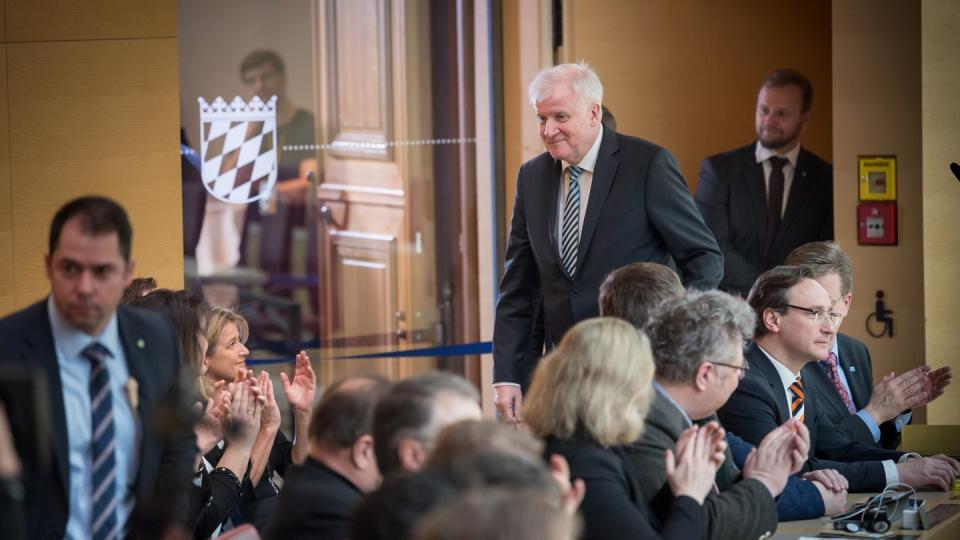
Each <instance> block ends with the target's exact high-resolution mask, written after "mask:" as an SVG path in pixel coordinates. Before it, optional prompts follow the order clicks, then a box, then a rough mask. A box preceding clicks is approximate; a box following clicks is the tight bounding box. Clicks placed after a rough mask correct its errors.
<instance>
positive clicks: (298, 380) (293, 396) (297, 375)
mask: <svg viewBox="0 0 960 540" xmlns="http://www.w3.org/2000/svg"><path fill="white" fill-rule="evenodd" d="M280 382H281V383H282V384H283V392H284V394H286V395H287V402H289V403H290V406H291V407H293V411H294V413H304V414H307V415H309V414H310V409H311V408H312V407H313V398H314V397H316V395H317V375H316V374H315V373H314V372H313V367H312V366H311V365H310V357H309V356H308V355H307V353H306V352H304V351H300V352H299V353H297V360H296V366H295V367H294V370H293V381H291V380H290V379H289V378H288V377H287V374H286V373H280Z"/></svg>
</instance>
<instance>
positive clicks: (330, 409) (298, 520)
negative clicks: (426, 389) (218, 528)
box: [264, 375, 390, 540]
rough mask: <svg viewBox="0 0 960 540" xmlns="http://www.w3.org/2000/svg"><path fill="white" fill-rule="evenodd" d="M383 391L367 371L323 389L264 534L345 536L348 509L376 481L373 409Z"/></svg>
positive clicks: (386, 385)
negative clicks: (306, 450)
mask: <svg viewBox="0 0 960 540" xmlns="http://www.w3.org/2000/svg"><path fill="white" fill-rule="evenodd" d="M389 389H390V382H389V381H388V380H387V379H385V378H383V377H380V376H377V375H370V376H363V377H349V378H346V379H343V380H341V381H340V382H337V383H334V384H333V386H331V387H330V388H329V389H328V390H327V392H326V394H325V395H324V396H323V399H321V400H320V404H319V405H317V408H316V410H315V411H314V413H313V419H312V420H311V421H310V454H309V455H308V456H307V459H306V461H304V462H303V464H301V465H295V466H294V467H293V468H292V469H290V472H289V473H288V474H287V476H286V478H285V479H284V483H283V489H282V490H280V495H278V498H277V511H276V513H275V514H274V516H273V519H272V520H271V523H270V529H269V530H268V531H267V532H266V534H265V535H264V538H268V539H269V538H277V539H283V538H314V539H317V540H323V539H330V540H342V539H344V538H347V536H348V533H349V528H348V518H349V515H350V512H351V510H352V509H353V507H354V506H355V505H356V504H357V503H358V502H359V501H360V499H361V498H362V497H363V495H364V494H365V493H370V492H371V491H373V490H375V489H376V488H377V486H379V485H380V478H381V477H380V470H379V469H378V468H377V457H376V455H375V453H374V450H373V436H372V435H371V431H372V425H373V409H374V407H375V406H376V404H377V401H378V400H379V399H380V398H381V397H383V395H384V394H386V393H387V391H388V390H389Z"/></svg>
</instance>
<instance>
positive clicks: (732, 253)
mask: <svg viewBox="0 0 960 540" xmlns="http://www.w3.org/2000/svg"><path fill="white" fill-rule="evenodd" d="M812 101H813V86H812V85H811V84H810V81H808V80H807V78H806V77H804V76H803V75H802V74H800V73H798V72H797V71H794V70H792V69H777V70H775V71H773V72H772V73H770V75H768V76H767V78H766V79H765V80H764V82H763V85H762V86H761V87H760V93H759V95H758V96H757V111H756V128H757V141H756V142H755V143H753V144H748V145H747V146H744V147H742V148H738V149H736V150H733V151H730V152H725V153H722V154H717V155H715V156H711V157H708V158H707V159H705V160H704V161H703V164H702V165H701V167H700V183H699V185H698V188H697V195H696V203H697V208H698V209H699V210H700V213H701V214H702V215H703V219H704V221H706V223H707V226H708V227H710V230H712V231H713V234H714V236H716V238H717V243H718V244H720V249H721V250H722V251H723V281H721V282H720V288H721V289H723V290H726V291H729V292H732V293H734V294H740V295H742V296H746V293H747V291H749V290H750V286H751V285H752V284H753V282H754V281H755V280H756V279H757V276H759V275H760V274H761V273H762V272H765V271H767V270H769V269H770V268H773V267H774V266H777V265H779V264H782V263H783V261H784V259H785V258H786V256H787V254H788V253H790V251H791V250H793V249H794V248H796V247H797V246H800V245H803V244H805V243H807V242H814V241H818V240H833V167H832V166H831V165H830V164H829V163H827V162H825V161H823V160H822V159H820V158H819V157H817V156H815V155H814V154H812V153H810V152H808V151H807V150H804V149H803V148H801V147H800V136H801V135H802V134H803V129H804V127H805V126H806V125H807V122H809V120H810V107H811V104H812Z"/></svg>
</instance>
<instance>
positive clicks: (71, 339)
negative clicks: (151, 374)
mask: <svg viewBox="0 0 960 540" xmlns="http://www.w3.org/2000/svg"><path fill="white" fill-rule="evenodd" d="M47 312H48V314H49V316H50V329H51V331H52V332H53V341H54V344H55V345H56V346H57V347H58V348H59V349H60V351H61V352H62V353H63V354H64V358H67V359H71V358H77V357H78V356H80V353H81V352H83V350H84V349H85V348H87V346H88V345H90V344H91V343H93V342H98V343H100V344H101V345H103V346H104V347H106V348H107V350H109V351H110V354H111V355H112V356H111V358H118V355H117V351H119V350H120V332H119V329H118V325H117V312H116V311H114V312H113V315H112V316H111V317H110V320H109V321H108V322H107V326H106V327H105V328H104V329H103V332H101V333H100V335H97V336H91V335H90V334H87V333H86V332H84V331H82V330H78V329H77V328H76V327H74V326H73V325H72V324H70V322H69V321H67V319H66V318H65V317H64V316H63V315H62V314H61V313H60V310H59V309H57V305H56V303H54V301H53V296H49V297H47Z"/></svg>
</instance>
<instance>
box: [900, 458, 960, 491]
mask: <svg viewBox="0 0 960 540" xmlns="http://www.w3.org/2000/svg"><path fill="white" fill-rule="evenodd" d="M943 458H946V456H942V457H941V456H937V457H935V458H929V457H923V458H914V459H908V460H907V461H905V462H903V463H897V473H898V474H899V475H900V481H901V482H903V483H905V484H910V485H911V486H913V487H914V488H915V489H920V488H933V489H938V490H940V491H947V490H948V489H950V488H951V487H953V482H954V480H956V479H957V470H956V468H955V467H956V463H957V462H956V461H954V460H951V459H950V458H947V459H943ZM948 460H949V461H948ZM951 461H952V463H951Z"/></svg>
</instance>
